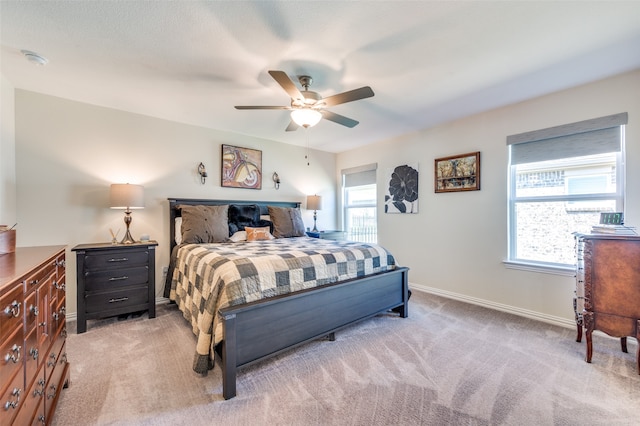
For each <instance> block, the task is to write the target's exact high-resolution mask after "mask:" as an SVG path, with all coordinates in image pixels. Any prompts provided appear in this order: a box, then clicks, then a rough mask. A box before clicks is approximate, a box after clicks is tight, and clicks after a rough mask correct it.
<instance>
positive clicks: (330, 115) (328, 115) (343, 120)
mask: <svg viewBox="0 0 640 426" xmlns="http://www.w3.org/2000/svg"><path fill="white" fill-rule="evenodd" d="M320 112H321V113H322V117H323V118H325V119H327V120H329V121H333V122H334V123H338V124H342V125H343V126H347V127H350V128H351V127H356V126H357V125H358V123H359V121H356V120H352V119H351V118H349V117H345V116H344V115H340V114H336V113H335V112H331V111H326V110H323V111H320Z"/></svg>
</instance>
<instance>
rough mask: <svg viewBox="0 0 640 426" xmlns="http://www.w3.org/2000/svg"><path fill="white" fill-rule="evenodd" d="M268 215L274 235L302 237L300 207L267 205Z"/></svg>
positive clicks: (279, 236) (302, 224)
mask: <svg viewBox="0 0 640 426" xmlns="http://www.w3.org/2000/svg"><path fill="white" fill-rule="evenodd" d="M269 217H271V222H273V236H274V237H276V238H289V237H304V223H303V222H302V215H301V214H300V209H298V208H292V207H274V206H269Z"/></svg>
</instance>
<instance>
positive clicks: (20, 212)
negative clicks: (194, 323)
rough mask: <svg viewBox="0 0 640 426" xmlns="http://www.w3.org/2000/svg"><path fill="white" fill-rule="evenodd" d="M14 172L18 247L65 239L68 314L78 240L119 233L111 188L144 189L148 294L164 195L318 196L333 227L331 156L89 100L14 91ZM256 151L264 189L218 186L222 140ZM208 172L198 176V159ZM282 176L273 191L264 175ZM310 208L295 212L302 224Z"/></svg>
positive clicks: (162, 252)
mask: <svg viewBox="0 0 640 426" xmlns="http://www.w3.org/2000/svg"><path fill="white" fill-rule="evenodd" d="M15 103H16V155H15V156H16V170H17V172H16V177H17V186H16V188H17V216H18V218H17V221H18V222H19V225H18V233H17V236H18V237H17V238H18V243H17V245H18V246H30V245H54V244H65V245H67V248H68V250H67V259H68V261H67V289H68V293H67V297H68V299H67V307H68V311H69V312H70V313H74V312H76V288H75V282H76V279H75V255H74V254H73V252H71V251H70V249H71V248H72V247H73V246H75V245H76V244H80V243H91V242H107V241H110V239H111V237H110V234H109V228H113V229H114V230H116V229H118V228H119V229H120V237H122V235H123V234H124V223H123V217H124V213H123V211H122V210H111V209H109V208H108V203H109V201H108V200H109V185H110V184H111V183H126V182H129V183H135V184H141V185H144V187H145V202H146V206H145V209H144V210H135V211H134V212H133V214H132V217H133V222H132V224H131V232H132V234H133V236H134V238H139V237H140V235H142V234H149V235H150V236H151V238H152V239H155V240H157V241H158V242H159V244H160V245H159V247H158V249H157V256H156V262H157V265H158V266H157V268H156V277H157V283H156V295H158V296H161V295H162V288H163V282H162V281H163V280H162V278H163V275H162V267H164V266H166V265H167V264H168V261H169V250H168V246H169V239H168V238H169V236H168V233H169V224H168V217H169V216H168V215H169V212H168V202H167V198H168V197H182V198H218V199H231V200H266V201H270V200H273V201H277V200H284V201H300V202H302V207H303V209H304V207H305V204H304V202H305V197H306V195H308V194H314V193H317V194H319V195H323V201H324V200H326V203H325V205H324V207H325V209H323V214H322V215H319V218H318V226H321V227H322V228H325V229H334V228H335V226H336V223H335V221H336V215H335V213H333V212H335V206H336V202H337V201H336V193H335V181H334V176H335V154H331V153H326V152H319V151H311V161H310V165H309V166H308V165H307V161H306V160H305V158H304V155H305V148H303V147H297V146H292V145H286V144H281V143H277V142H272V141H266V140H261V139H255V138H249V137H245V136H241V135H235V134H229V133H223V132H218V131H214V130H210V129H205V128H201V127H195V126H190V125H184V124H179V123H175V122H170V121H166V120H160V119H156V118H151V117H146V116H142V115H137V114H131V113H127V112H123V111H118V110H113V109H108V108H102V107H97V106H92V105H87V104H83V103H79V102H74V101H69V100H64V99H60V98H56V97H51V96H46V95H42V94H37V93H33V92H27V91H23V90H17V91H16V95H15ZM223 143H224V144H232V145H238V146H242V147H247V148H254V149H260V150H262V167H263V175H264V178H263V185H262V190H249V189H234V188H222V187H221V186H220V162H221V161H220V151H221V145H222V144H223ZM201 161H202V162H203V163H204V164H205V166H206V168H207V172H208V174H209V178H208V179H207V181H206V184H205V185H202V184H201V183H200V177H199V176H198V174H197V170H196V168H197V165H198V163H199V162H201ZM273 172H277V173H278V174H279V175H280V179H281V181H282V183H281V185H280V189H279V190H276V189H275V188H274V185H273V181H272V180H271V176H272V174H273ZM312 215H313V213H312V212H310V211H305V210H303V219H304V221H305V224H306V226H313V219H312Z"/></svg>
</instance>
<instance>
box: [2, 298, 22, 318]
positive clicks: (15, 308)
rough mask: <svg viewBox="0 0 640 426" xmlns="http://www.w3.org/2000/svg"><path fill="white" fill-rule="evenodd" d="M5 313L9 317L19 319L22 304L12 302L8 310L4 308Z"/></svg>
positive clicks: (15, 301)
mask: <svg viewBox="0 0 640 426" xmlns="http://www.w3.org/2000/svg"><path fill="white" fill-rule="evenodd" d="M4 313H5V314H7V316H10V317H14V318H18V317H19V316H20V303H18V301H17V300H14V301H13V302H11V304H10V305H8V306H7V307H6V308H4Z"/></svg>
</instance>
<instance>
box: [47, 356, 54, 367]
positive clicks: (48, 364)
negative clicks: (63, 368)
mask: <svg viewBox="0 0 640 426" xmlns="http://www.w3.org/2000/svg"><path fill="white" fill-rule="evenodd" d="M49 358H51V360H49V362H47V367H53V366H54V365H56V354H51V355H49Z"/></svg>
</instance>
